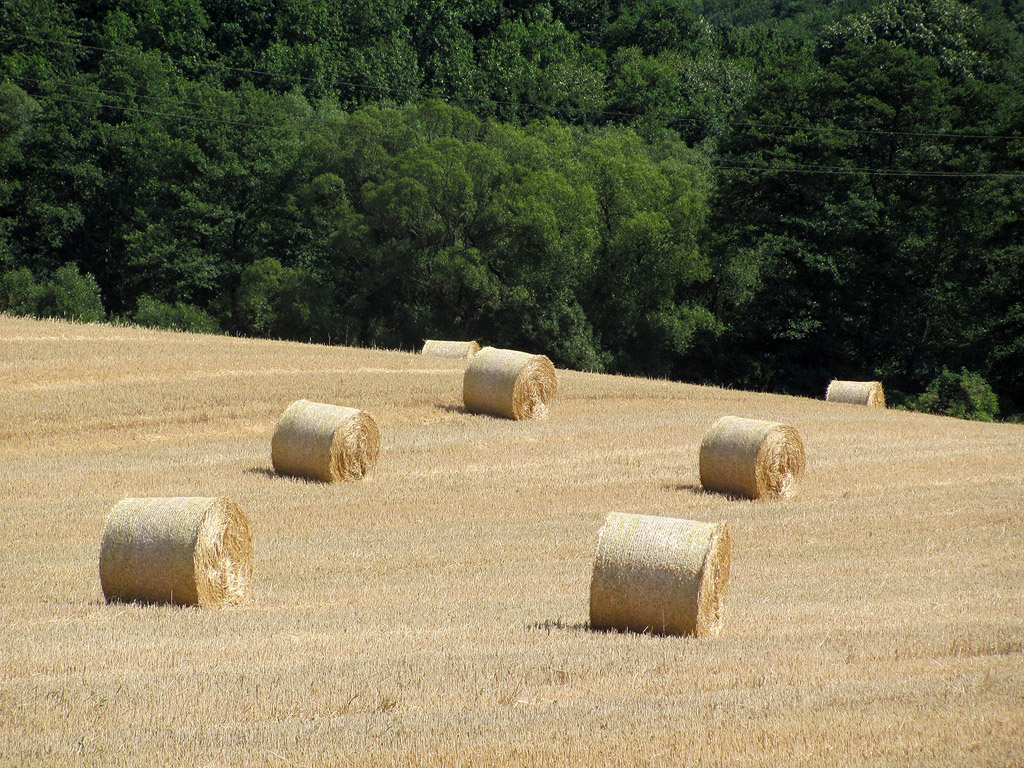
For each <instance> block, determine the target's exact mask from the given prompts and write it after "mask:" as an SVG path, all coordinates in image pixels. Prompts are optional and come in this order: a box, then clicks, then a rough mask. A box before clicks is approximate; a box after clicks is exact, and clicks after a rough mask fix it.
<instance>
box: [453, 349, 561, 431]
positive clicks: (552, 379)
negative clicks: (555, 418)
mask: <svg viewBox="0 0 1024 768" xmlns="http://www.w3.org/2000/svg"><path fill="white" fill-rule="evenodd" d="M557 392H558V375H557V374H556V373H555V366H554V365H552V364H551V361H550V360H549V359H548V358H547V357H545V356H544V355H531V354H529V353H527V352H517V351H515V350H512V349H496V348H494V347H484V348H483V349H481V350H480V351H479V352H477V354H476V355H474V356H473V360H472V361H471V362H470V364H469V367H468V368H466V375H465V377H464V378H463V380H462V398H463V402H464V403H465V405H466V410H467V411H469V412H470V413H482V414H488V415H491V416H500V417H503V418H506V419H516V420H517V421H519V420H523V419H545V418H547V416H548V406H549V404H550V403H551V401H552V400H553V399H554V397H555V394H556V393H557Z"/></svg>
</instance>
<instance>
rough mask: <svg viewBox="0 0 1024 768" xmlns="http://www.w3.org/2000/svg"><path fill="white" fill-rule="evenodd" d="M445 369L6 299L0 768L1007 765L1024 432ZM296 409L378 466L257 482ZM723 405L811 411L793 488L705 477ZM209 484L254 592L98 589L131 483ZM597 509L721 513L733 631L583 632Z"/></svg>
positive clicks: (152, 492) (663, 388)
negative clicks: (782, 490)
mask: <svg viewBox="0 0 1024 768" xmlns="http://www.w3.org/2000/svg"><path fill="white" fill-rule="evenodd" d="M464 366H465V363H464V362H462V361H452V360H445V359H440V358H428V357H422V356H417V355H413V354H406V353H399V352H384V351H374V350H356V349H344V348H325V347H319V346H311V345H303V344H293V343H280V342H266V341H250V340H241V339H233V338H223V337H203V336H191V335H185V334H170V333H162V332H154V331H147V330H141V329H133V328H125V329H122V328H111V327H103V326H81V325H71V324H65V323H54V322H36V321H28V320H16V319H11V318H5V317H0V510H2V511H0V764H3V765H26V766H72V765H82V766H91V765H132V766H134V765H171V764H174V765H186V764H187V765H196V766H204V765H205V766H248V765H254V766H322V765H431V766H433V765H466V766H470V765H472V766H488V765H495V766H497V765H501V766H505V765H529V766H544V765H602V766H636V765H650V766H697V765H700V766H708V765H712V766H713V765H739V766H760V765H764V766H767V765H772V766H775V765H829V766H848V765H877V766H883V765H884V766H902V765H914V766H922V765H924V766H948V765H971V766H975V765H998V766H1009V765H1021V764H1024V554H1022V553H1024V427H1021V426H1014V425H993V424H978V423H970V422H963V421H956V420H953V419H947V418H941V417H933V416H926V415H921V414H909V413H900V412H895V411H881V412H879V411H876V410H869V409H867V408H863V407H857V406H845V405H836V404H826V403H824V402H821V401H814V400H806V399H800V398H792V397H782V396H774V395H764V394H751V393H745V392H736V391H728V390H718V389H712V388H706V387H697V386H688V385H683V384H673V383H668V382H663V381H648V380H640V379H630V378H620V377H612V376H597V375H591V374H582V373H571V372H562V373H561V374H560V377H561V392H560V395H559V397H558V399H557V401H556V402H555V404H554V406H553V409H552V416H551V418H550V420H549V421H546V422H537V423H513V422H507V421H503V420H499V419H493V418H488V417H479V416H471V415H469V414H467V413H465V412H464V411H463V410H462V408H461V382H462V371H463V369H464ZM826 383H827V382H822V390H823V391H824V385H825V384H826ZM303 397H304V398H308V399H311V400H318V401H324V402H334V403H339V404H343V405H354V406H357V407H360V408H364V409H366V410H368V411H370V412H371V413H372V414H373V415H374V417H375V418H376V419H377V422H378V424H379V426H380V429H381V432H382V439H383V451H382V454H381V459H380V462H379V463H378V465H377V468H376V472H375V474H374V475H372V476H371V478H370V479H368V480H366V481H363V482H359V483H348V484H335V485H323V484H319V483H311V482H306V481H301V480H294V479H287V478H279V477H275V476H274V475H273V474H272V472H271V465H270V437H271V434H272V432H273V428H274V425H275V423H276V420H277V418H278V416H279V415H280V414H281V412H282V411H283V410H284V408H285V407H286V406H287V405H288V404H289V403H290V402H291V401H292V400H295V399H298V398H303ZM724 414H737V415H742V416H750V417H754V418H763V419H772V420H778V421H784V422H788V423H791V424H792V425H794V426H795V427H796V428H797V429H798V430H799V431H800V433H801V435H802V436H803V439H804V442H805V444H806V447H807V456H808V470H807V474H806V475H805V479H804V483H803V486H802V490H801V494H800V496H799V497H798V498H797V499H794V500H789V501H784V502H752V501H738V500H731V499H728V498H724V497H721V496H717V495H711V494H706V493H703V492H702V491H701V490H700V488H699V482H698V477H697V451H698V446H699V444H700V440H701V438H702V436H703V434H704V432H705V431H706V430H707V428H708V427H709V426H710V425H711V424H712V422H713V421H714V420H715V419H716V418H718V417H719V416H721V415H724ZM222 494H225V495H230V496H233V497H235V498H236V499H237V500H238V501H239V503H240V504H241V506H242V508H243V509H245V510H246V511H247V512H248V514H249V517H250V520H251V521H252V525H253V528H254V545H255V550H256V569H257V572H256V578H255V581H254V585H253V598H252V600H251V601H250V603H249V604H247V605H246V606H245V607H242V608H237V609H226V610H219V611H218V610H213V611H203V610H198V609H179V608H169V607H152V606H150V607H139V606H135V605H106V604H105V603H104V602H103V599H102V596H101V592H100V586H99V578H98V574H97V558H98V554H99V544H100V537H101V534H102V530H103V521H104V516H105V515H106V513H107V512H108V511H109V510H110V509H111V507H112V506H113V505H114V504H115V503H116V502H117V501H118V500H120V499H121V498H123V497H125V496H181V495H201V496H215V495H222ZM611 511H622V512H641V513H652V514H661V513H665V514H671V515H676V516H680V517H689V518H693V519H698V520H706V521H717V520H728V521H729V523H730V525H731V527H732V534H733V562H732V582H731V586H730V592H729V597H728V603H727V611H728V615H727V619H726V624H725V629H724V631H723V633H722V635H721V636H720V637H718V638H715V639H711V640H701V641H695V640H691V639H686V638H665V637H652V636H648V635H635V634H618V633H598V632H592V631H590V630H589V629H588V628H587V615H588V613H587V612H588V602H587V601H588V589H589V582H590V569H591V565H592V562H593V556H594V551H595V546H596V542H597V531H598V529H599V528H600V526H601V524H602V522H603V520H604V518H605V515H606V514H607V513H609V512H611Z"/></svg>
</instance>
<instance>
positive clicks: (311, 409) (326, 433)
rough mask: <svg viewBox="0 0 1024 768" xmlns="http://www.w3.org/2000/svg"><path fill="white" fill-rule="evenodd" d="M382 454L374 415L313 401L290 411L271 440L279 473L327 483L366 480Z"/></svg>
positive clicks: (283, 415) (299, 404) (303, 403)
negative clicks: (363, 478) (366, 476)
mask: <svg viewBox="0 0 1024 768" xmlns="http://www.w3.org/2000/svg"><path fill="white" fill-rule="evenodd" d="M379 454H380V431H379V430H378V429H377V422H375V421H374V420H373V417H372V416H370V414H368V413H366V412H365V411H360V410H358V409H357V408H346V407H344V406H340V405H328V404H327V403H312V402H310V401H309V400H296V401H295V402H294V403H292V404H291V405H289V406H288V408H287V409H286V410H285V412H284V413H283V414H282V416H281V420H280V421H278V423H277V429H276V430H274V437H273V439H272V441H271V460H272V461H273V463H274V471H275V472H277V473H278V474H280V475H294V476H295V477H305V478H309V479H311V480H322V481H323V482H325V483H330V482H335V481H338V480H359V479H361V478H362V477H364V476H365V475H367V474H368V473H369V472H370V470H371V469H373V465H374V464H376V462H377V456H378V455H379Z"/></svg>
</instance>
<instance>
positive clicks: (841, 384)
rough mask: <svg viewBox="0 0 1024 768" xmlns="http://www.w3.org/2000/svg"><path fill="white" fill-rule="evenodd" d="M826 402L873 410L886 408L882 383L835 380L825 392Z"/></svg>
mask: <svg viewBox="0 0 1024 768" xmlns="http://www.w3.org/2000/svg"><path fill="white" fill-rule="evenodd" d="M825 400H827V401H828V402H830V403H850V404H852V405H867V406H869V407H871V408H885V390H884V389H882V382H880V381H839V380H838V379H833V380H832V383H831V384H829V385H828V389H826V390H825Z"/></svg>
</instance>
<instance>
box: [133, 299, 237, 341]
mask: <svg viewBox="0 0 1024 768" xmlns="http://www.w3.org/2000/svg"><path fill="white" fill-rule="evenodd" d="M131 320H132V321H133V322H135V323H137V324H139V325H144V326H147V327H149V328H164V329H167V330H172V331H188V332H190V333H219V332H220V324H219V323H218V322H217V321H216V320H215V319H214V318H212V317H210V315H209V314H207V313H206V312H204V311H203V310H201V309H200V308H199V307H195V306H193V305H191V304H185V303H184V302H181V301H176V302H174V303H173V304H168V303H167V302H164V301H160V300H159V299H154V298H153V297H151V296H140V297H139V303H138V306H137V307H136V309H135V312H134V313H132V315H131Z"/></svg>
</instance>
